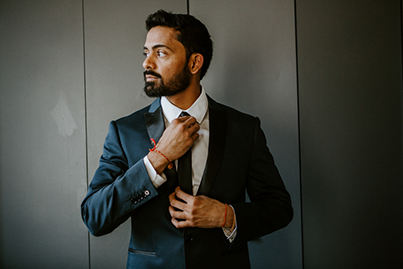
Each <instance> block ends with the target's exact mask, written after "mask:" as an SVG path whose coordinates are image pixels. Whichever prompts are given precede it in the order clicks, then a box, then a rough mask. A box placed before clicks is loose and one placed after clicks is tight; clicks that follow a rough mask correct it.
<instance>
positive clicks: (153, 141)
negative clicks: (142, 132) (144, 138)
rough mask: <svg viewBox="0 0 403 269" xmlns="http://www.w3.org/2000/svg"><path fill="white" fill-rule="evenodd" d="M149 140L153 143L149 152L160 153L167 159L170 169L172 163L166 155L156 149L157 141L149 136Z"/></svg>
mask: <svg viewBox="0 0 403 269" xmlns="http://www.w3.org/2000/svg"><path fill="white" fill-rule="evenodd" d="M151 142H152V143H153V145H154V147H153V148H152V149H150V151H151V152H153V151H155V152H157V153H159V154H161V155H162V156H163V157H164V158H165V159H166V160H167V161H168V169H172V167H174V165H173V164H172V162H171V161H170V160H169V159H168V158H167V156H165V155H164V154H163V153H162V152H161V151H159V150H158V149H157V143H155V140H154V139H153V138H151Z"/></svg>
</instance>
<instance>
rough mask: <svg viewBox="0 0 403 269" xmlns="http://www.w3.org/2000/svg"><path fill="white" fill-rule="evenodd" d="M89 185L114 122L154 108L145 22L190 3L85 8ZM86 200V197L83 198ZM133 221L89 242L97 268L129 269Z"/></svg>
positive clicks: (113, 3) (116, 3) (104, 4)
mask: <svg viewBox="0 0 403 269" xmlns="http://www.w3.org/2000/svg"><path fill="white" fill-rule="evenodd" d="M84 3H85V6H84V10H85V45H86V46H85V51H86V70H87V71H86V74H87V114H88V156H89V166H88V167H89V169H88V171H89V172H88V173H89V180H91V179H92V177H93V175H94V172H95V170H96V168H97V167H98V161H99V158H100V156H101V154H102V148H103V143H104V140H105V137H106V134H107V132H108V125H109V122H110V121H111V120H114V119H117V118H120V117H123V116H126V115H128V114H131V113H132V112H134V111H136V110H138V109H140V108H143V107H144V106H146V105H148V104H150V103H151V102H152V101H153V99H150V98H148V97H147V96H146V95H145V94H144V93H143V87H144V79H143V71H144V69H143V67H142V63H143V61H144V56H143V45H144V42H145V37H146V34H147V31H146V30H145V23H144V22H145V19H146V18H147V16H148V15H149V14H151V13H153V12H155V11H157V10H158V9H165V10H168V11H174V12H180V13H186V9H187V6H186V1H184V0H176V1H162V0H160V1H153V2H150V1H93V0H87V1H85V2H84ZM82 198H84V196H83V197H82ZM129 239H130V220H129V221H127V222H125V223H124V224H122V225H121V226H120V227H118V228H117V229H116V230H115V231H113V233H111V234H109V235H106V236H102V237H94V236H91V238H90V252H91V266H92V267H93V268H125V265H126V259H127V252H128V245H129Z"/></svg>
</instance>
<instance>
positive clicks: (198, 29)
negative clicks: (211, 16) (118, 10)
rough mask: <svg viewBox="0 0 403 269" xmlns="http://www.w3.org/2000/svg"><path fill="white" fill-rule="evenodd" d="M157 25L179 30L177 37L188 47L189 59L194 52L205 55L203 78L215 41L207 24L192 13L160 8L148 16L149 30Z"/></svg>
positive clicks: (147, 25)
mask: <svg viewBox="0 0 403 269" xmlns="http://www.w3.org/2000/svg"><path fill="white" fill-rule="evenodd" d="M157 26H165V27H169V28H173V29H174V30H175V31H178V32H179V33H178V34H177V39H178V41H179V42H181V43H182V45H183V46H184V47H185V49H186V58H187V60H189V57H190V55H192V54H193V53H200V54H201V55H203V58H204V63H203V66H202V68H201V73H200V79H202V78H203V77H204V75H205V74H206V72H207V69H208V68H209V66H210V62H211V58H212V57H213V41H212V40H211V37H210V34H209V32H208V30H207V28H206V26H205V25H204V24H203V23H202V22H201V21H199V20H198V19H196V18H195V17H193V16H191V15H187V14H173V13H172V12H166V11H164V10H158V11H157V12H155V13H154V14H150V15H149V16H148V17H147V20H146V29H147V31H150V29H151V28H154V27H157Z"/></svg>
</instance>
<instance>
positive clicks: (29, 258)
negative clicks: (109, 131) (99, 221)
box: [0, 1, 88, 268]
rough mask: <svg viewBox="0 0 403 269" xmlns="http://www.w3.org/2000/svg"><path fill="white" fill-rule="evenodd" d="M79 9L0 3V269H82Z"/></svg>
mask: <svg viewBox="0 0 403 269" xmlns="http://www.w3.org/2000/svg"><path fill="white" fill-rule="evenodd" d="M81 10H82V9H81V1H39V2H38V1H36V2H33V1H0V199H1V200H0V201H1V202H0V267H1V268H80V267H81V268H83V266H85V265H86V264H88V255H87V254H88V233H87V231H86V229H85V227H84V226H83V225H82V223H81V217H80V215H79V211H78V208H79V206H80V203H81V200H82V198H83V195H85V193H86V185H87V181H86V157H85V156H86V145H85V139H86V136H85V103H84V61H83V31H82V29H83V25H82V12H81Z"/></svg>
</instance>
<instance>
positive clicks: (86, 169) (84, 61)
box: [81, 0, 91, 269]
mask: <svg viewBox="0 0 403 269" xmlns="http://www.w3.org/2000/svg"><path fill="white" fill-rule="evenodd" d="M84 11H85V10H84V0H82V1H81V14H82V27H83V77H84V133H85V175H86V176H85V177H86V181H87V189H88V184H89V180H88V113H87V66H86V57H85V56H86V55H85V19H84V16H85V13H84ZM87 236H88V268H89V269H91V244H90V240H91V237H90V233H89V231H87Z"/></svg>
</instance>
